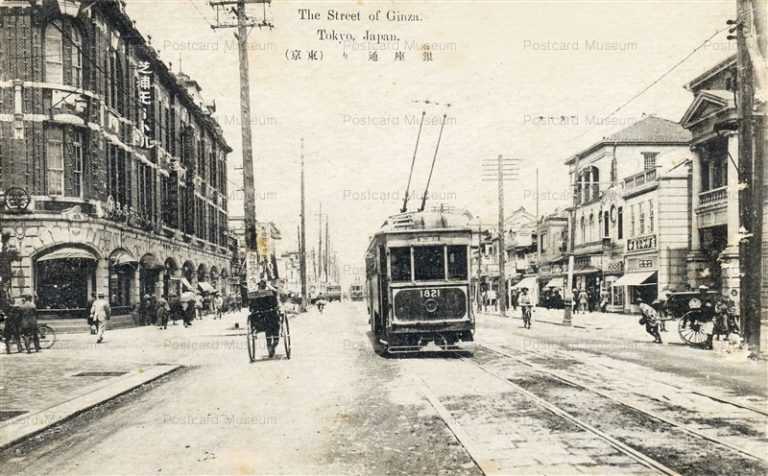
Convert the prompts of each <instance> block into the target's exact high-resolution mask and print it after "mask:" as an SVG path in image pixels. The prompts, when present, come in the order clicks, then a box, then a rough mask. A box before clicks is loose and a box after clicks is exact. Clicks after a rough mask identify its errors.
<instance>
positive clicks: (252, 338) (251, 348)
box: [246, 316, 256, 362]
mask: <svg viewBox="0 0 768 476" xmlns="http://www.w3.org/2000/svg"><path fill="white" fill-rule="evenodd" d="M247 319H248V333H247V334H246V338H247V339H248V358H249V359H250V361H251V362H255V361H256V330H255V329H254V328H253V323H252V322H251V317H250V316H248V318H247Z"/></svg>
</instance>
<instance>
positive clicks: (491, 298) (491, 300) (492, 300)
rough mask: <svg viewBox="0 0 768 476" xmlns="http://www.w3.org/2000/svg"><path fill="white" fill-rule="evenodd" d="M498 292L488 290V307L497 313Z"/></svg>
mask: <svg viewBox="0 0 768 476" xmlns="http://www.w3.org/2000/svg"><path fill="white" fill-rule="evenodd" d="M496 297H497V296H496V290H495V289H490V290H488V305H489V306H490V307H491V309H492V310H493V311H494V312H495V311H496V310H497V307H496Z"/></svg>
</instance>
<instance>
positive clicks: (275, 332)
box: [246, 289, 291, 362]
mask: <svg viewBox="0 0 768 476" xmlns="http://www.w3.org/2000/svg"><path fill="white" fill-rule="evenodd" d="M248 298H249V302H250V306H249V309H250V312H249V314H248V332H247V334H246V338H247V339H248V358H249V359H250V361H251V362H255V361H256V346H257V340H258V339H257V336H258V334H259V333H260V332H263V333H264V344H263V348H265V350H266V351H267V353H268V355H269V357H270V358H272V357H273V356H274V353H275V349H276V348H277V346H278V345H279V344H280V340H282V342H283V349H284V350H285V358H286V359H290V358H291V330H290V327H289V324H288V317H287V315H286V314H285V313H284V312H282V311H281V310H280V305H279V304H278V296H277V293H276V292H274V291H271V290H266V289H264V290H258V291H256V292H252V293H249V296H248ZM275 322H276V323H277V328H274V327H273V328H270V327H272V326H274V323H275Z"/></svg>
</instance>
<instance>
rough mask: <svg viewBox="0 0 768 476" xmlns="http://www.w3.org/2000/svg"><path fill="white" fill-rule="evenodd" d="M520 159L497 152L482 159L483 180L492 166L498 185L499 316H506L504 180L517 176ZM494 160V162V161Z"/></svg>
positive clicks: (488, 177)
mask: <svg viewBox="0 0 768 476" xmlns="http://www.w3.org/2000/svg"><path fill="white" fill-rule="evenodd" d="M519 160H520V159H511V158H510V159H505V158H504V156H503V155H502V154H499V156H498V157H497V159H496V160H495V161H484V162H483V168H484V170H483V172H484V173H485V174H488V175H484V176H483V178H484V180H485V181H487V180H488V179H490V178H491V177H492V175H490V174H491V173H492V167H493V166H495V168H496V179H495V181H496V183H497V185H498V194H499V225H498V226H499V253H498V255H499V259H498V262H499V286H498V292H497V295H498V296H497V299H498V303H499V312H500V313H501V317H507V277H506V270H505V268H506V261H507V255H506V253H507V250H506V246H505V244H504V243H505V236H504V182H505V181H507V180H513V179H515V178H517V176H518V172H519V168H518V165H517V163H518V162H519ZM494 162H495V163H494Z"/></svg>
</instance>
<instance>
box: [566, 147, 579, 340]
mask: <svg viewBox="0 0 768 476" xmlns="http://www.w3.org/2000/svg"><path fill="white" fill-rule="evenodd" d="M577 191H578V192H579V193H581V190H580V188H579V156H578V155H576V157H575V158H574V165H573V185H572V188H571V192H572V193H573V204H572V207H571V210H570V213H569V215H570V216H569V217H568V218H569V219H568V237H567V239H568V272H567V275H566V278H565V279H566V283H565V289H563V325H565V326H570V325H571V324H572V323H573V300H574V299H576V296H574V295H573V287H572V286H573V272H574V267H575V264H576V263H575V262H576V258H575V255H574V253H573V251H574V248H575V247H576V204H577V203H579V201H580V199H581V198H580V197H577V196H576V193H577Z"/></svg>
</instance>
